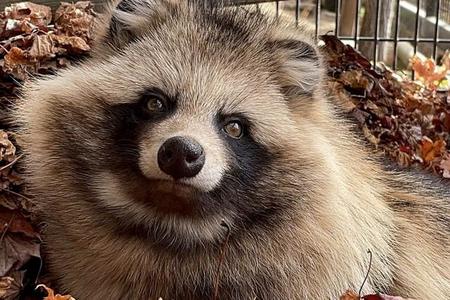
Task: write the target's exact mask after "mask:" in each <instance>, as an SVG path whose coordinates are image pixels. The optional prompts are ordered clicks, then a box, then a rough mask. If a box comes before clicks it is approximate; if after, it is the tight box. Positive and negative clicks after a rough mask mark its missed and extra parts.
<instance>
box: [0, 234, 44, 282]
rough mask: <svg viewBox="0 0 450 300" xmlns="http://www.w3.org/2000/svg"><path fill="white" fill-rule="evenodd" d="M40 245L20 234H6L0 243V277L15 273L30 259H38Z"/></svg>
mask: <svg viewBox="0 0 450 300" xmlns="http://www.w3.org/2000/svg"><path fill="white" fill-rule="evenodd" d="M39 249H40V243H39V241H38V240H36V239H30V238H29V237H26V236H24V235H21V234H15V233H6V234H4V237H3V240H1V241H0V276H4V275H6V274H8V273H9V272H11V271H17V270H19V269H20V268H21V267H22V266H24V265H25V264H26V263H27V262H28V260H29V259H30V258H31V257H32V256H35V257H40V250H39Z"/></svg>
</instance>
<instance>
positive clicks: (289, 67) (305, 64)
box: [269, 38, 323, 96]
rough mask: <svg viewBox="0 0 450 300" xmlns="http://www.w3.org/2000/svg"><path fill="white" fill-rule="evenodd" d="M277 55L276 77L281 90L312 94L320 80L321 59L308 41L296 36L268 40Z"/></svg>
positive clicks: (290, 94) (289, 93)
mask: <svg viewBox="0 0 450 300" xmlns="http://www.w3.org/2000/svg"><path fill="white" fill-rule="evenodd" d="M269 43H270V47H271V48H272V50H273V51H274V53H275V55H276V57H278V61H279V65H278V70H277V79H278V81H279V83H280V85H281V86H282V89H283V91H284V92H285V93H286V94H288V95H289V96H293V94H306V95H310V94H312V93H313V92H314V91H315V90H316V89H317V88H318V87H319V86H320V82H321V80H322V69H323V68H322V59H321V57H320V55H319V52H318V50H317V48H316V47H315V46H314V45H313V44H312V43H310V42H309V41H303V40H300V39H296V38H287V39H279V40H274V41H271V42H269Z"/></svg>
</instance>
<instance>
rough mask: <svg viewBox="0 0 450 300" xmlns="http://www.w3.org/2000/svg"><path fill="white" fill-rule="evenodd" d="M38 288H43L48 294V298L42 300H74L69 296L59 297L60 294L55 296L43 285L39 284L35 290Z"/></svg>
mask: <svg viewBox="0 0 450 300" xmlns="http://www.w3.org/2000/svg"><path fill="white" fill-rule="evenodd" d="M39 287H44V288H45V290H46V291H47V293H48V296H47V297H44V300H75V298H73V297H72V296H70V295H65V296H63V295H60V294H56V295H55V292H54V291H53V290H52V289H51V288H49V287H47V286H45V285H43V284H40V285H38V286H37V288H39Z"/></svg>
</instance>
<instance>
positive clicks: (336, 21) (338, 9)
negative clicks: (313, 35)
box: [334, 0, 341, 37]
mask: <svg viewBox="0 0 450 300" xmlns="http://www.w3.org/2000/svg"><path fill="white" fill-rule="evenodd" d="M334 7H335V9H336V14H335V16H336V18H335V23H336V24H334V28H335V32H334V35H335V36H337V37H339V29H340V26H339V21H340V20H339V16H340V13H341V0H336V1H335V5H334Z"/></svg>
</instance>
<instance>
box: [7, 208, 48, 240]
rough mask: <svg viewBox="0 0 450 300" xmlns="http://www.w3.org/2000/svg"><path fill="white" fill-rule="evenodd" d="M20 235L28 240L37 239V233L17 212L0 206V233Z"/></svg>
mask: <svg viewBox="0 0 450 300" xmlns="http://www.w3.org/2000/svg"><path fill="white" fill-rule="evenodd" d="M5 230H7V231H8V232H13V233H22V234H24V235H26V236H27V237H30V238H36V239H39V238H40V237H39V233H38V232H37V231H36V230H35V229H34V228H33V226H31V224H30V221H29V220H27V219H26V218H25V217H24V216H23V214H22V213H21V212H20V211H18V210H10V209H7V208H4V207H1V206H0V232H4V231H5Z"/></svg>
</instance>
